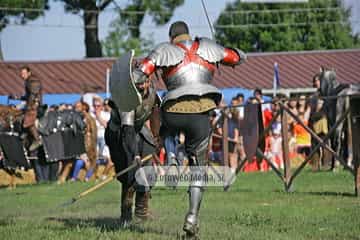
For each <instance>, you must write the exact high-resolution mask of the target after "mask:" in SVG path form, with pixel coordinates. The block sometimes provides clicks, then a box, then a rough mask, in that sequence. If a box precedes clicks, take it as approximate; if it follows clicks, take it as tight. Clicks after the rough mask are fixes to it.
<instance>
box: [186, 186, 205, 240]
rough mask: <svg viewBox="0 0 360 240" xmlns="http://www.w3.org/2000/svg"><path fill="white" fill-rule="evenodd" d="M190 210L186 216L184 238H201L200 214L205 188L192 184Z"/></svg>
mask: <svg viewBox="0 0 360 240" xmlns="http://www.w3.org/2000/svg"><path fill="white" fill-rule="evenodd" d="M188 193H189V211H188V213H187V214H186V217H185V223H184V227H183V230H184V231H185V235H184V236H183V239H199V236H198V233H199V225H198V215H199V209H200V205H201V200H202V195H203V190H202V188H201V187H195V186H191V187H190V188H189V191H188Z"/></svg>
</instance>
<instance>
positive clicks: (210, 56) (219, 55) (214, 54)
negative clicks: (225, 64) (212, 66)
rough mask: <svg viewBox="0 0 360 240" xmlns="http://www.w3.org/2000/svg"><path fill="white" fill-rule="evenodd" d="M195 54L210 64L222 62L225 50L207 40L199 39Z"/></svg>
mask: <svg viewBox="0 0 360 240" xmlns="http://www.w3.org/2000/svg"><path fill="white" fill-rule="evenodd" d="M198 41H199V48H198V50H197V52H196V53H197V54H198V55H199V56H200V57H201V58H203V59H205V60H206V61H208V62H210V63H217V62H220V61H221V60H223V58H224V52H225V48H224V47H223V46H221V45H219V44H217V43H216V42H215V41H213V40H211V39H209V38H199V39H198Z"/></svg>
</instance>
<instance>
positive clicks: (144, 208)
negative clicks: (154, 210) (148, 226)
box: [135, 191, 153, 221]
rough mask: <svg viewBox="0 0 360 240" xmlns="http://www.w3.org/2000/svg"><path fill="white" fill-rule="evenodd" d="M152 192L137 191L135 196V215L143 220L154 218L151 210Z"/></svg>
mask: <svg viewBox="0 0 360 240" xmlns="http://www.w3.org/2000/svg"><path fill="white" fill-rule="evenodd" d="M149 199H150V192H138V191H137V192H136V196H135V216H136V217H137V218H138V219H139V220H141V221H145V220H149V219H153V215H152V214H151V212H150V210H149Z"/></svg>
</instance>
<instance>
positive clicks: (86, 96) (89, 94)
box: [80, 85, 99, 112]
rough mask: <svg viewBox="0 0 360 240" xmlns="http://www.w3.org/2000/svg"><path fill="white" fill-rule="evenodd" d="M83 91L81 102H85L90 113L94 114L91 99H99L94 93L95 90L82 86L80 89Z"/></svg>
mask: <svg viewBox="0 0 360 240" xmlns="http://www.w3.org/2000/svg"><path fill="white" fill-rule="evenodd" d="M82 90H83V95H82V97H81V99H80V100H81V102H85V103H87V104H88V105H89V107H90V112H94V107H93V98H94V97H99V95H97V94H96V93H95V88H94V87H91V86H89V85H84V86H83V87H82Z"/></svg>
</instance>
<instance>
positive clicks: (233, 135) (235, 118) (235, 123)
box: [228, 108, 239, 174]
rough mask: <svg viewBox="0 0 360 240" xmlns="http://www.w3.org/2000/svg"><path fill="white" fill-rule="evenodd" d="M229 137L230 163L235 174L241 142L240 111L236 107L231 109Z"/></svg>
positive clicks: (232, 172)
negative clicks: (238, 146) (239, 143)
mask: <svg viewBox="0 0 360 240" xmlns="http://www.w3.org/2000/svg"><path fill="white" fill-rule="evenodd" d="M228 137H229V140H230V141H229V164H230V171H231V174H235V172H236V169H237V165H238V162H237V159H238V155H237V150H238V149H237V143H238V142H239V112H238V111H237V109H236V108H232V109H231V117H230V118H229V125H228Z"/></svg>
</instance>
